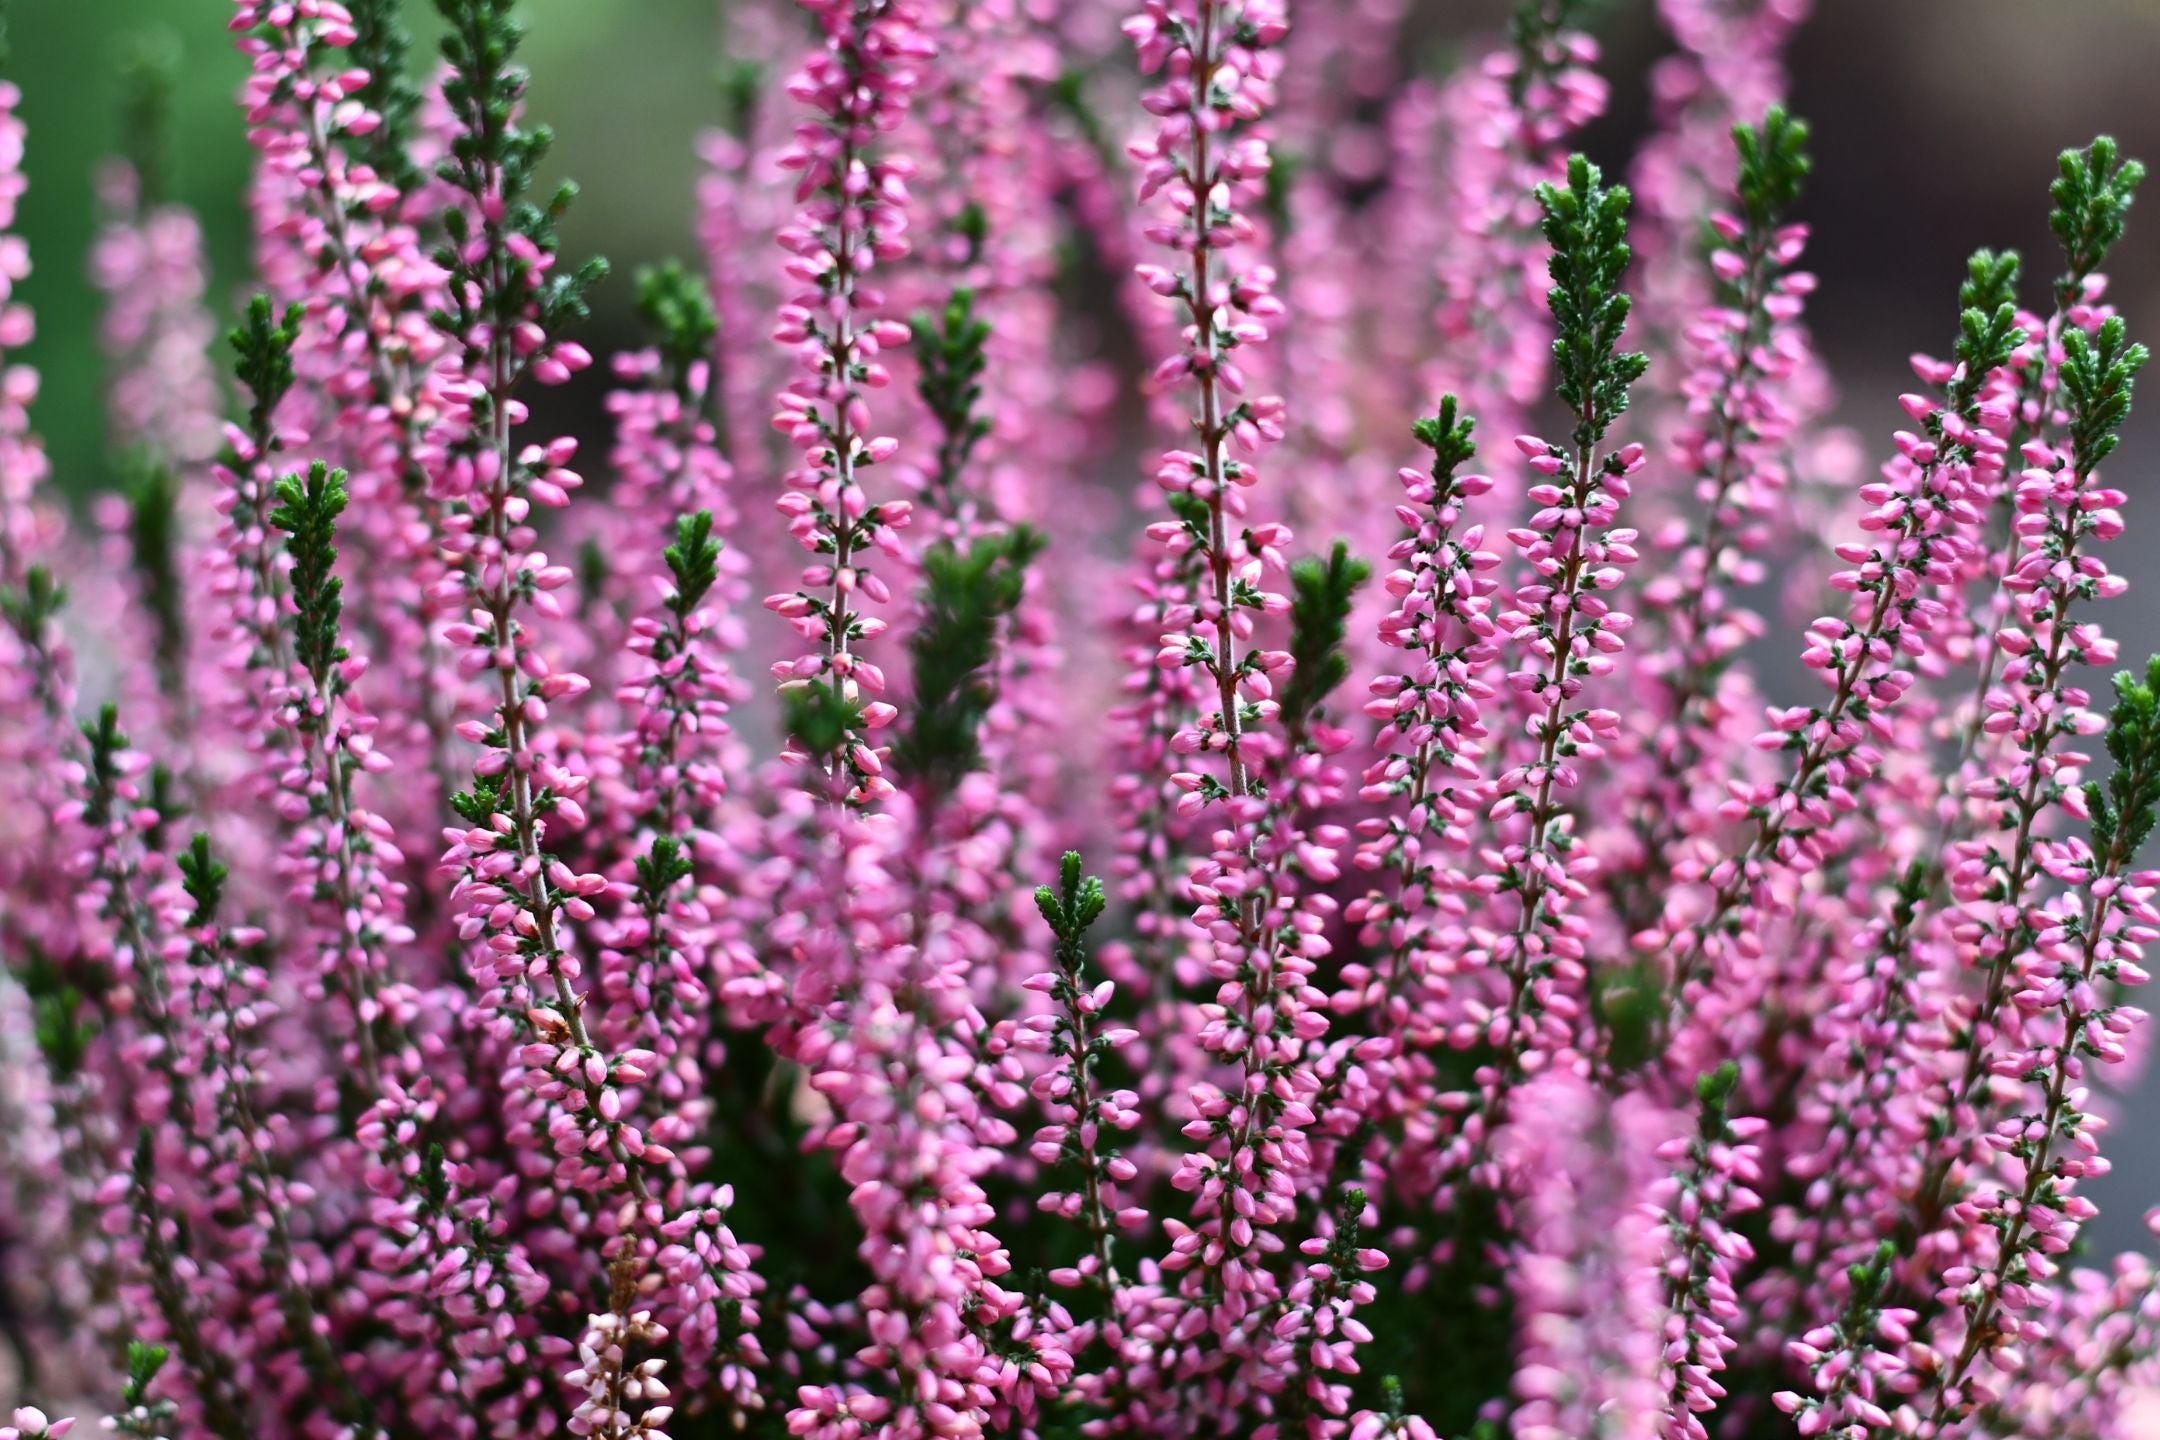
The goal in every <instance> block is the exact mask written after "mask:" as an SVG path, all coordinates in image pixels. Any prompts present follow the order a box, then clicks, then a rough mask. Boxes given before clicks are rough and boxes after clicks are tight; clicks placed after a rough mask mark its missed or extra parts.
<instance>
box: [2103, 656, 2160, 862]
mask: <svg viewBox="0 0 2160 1440" xmlns="http://www.w3.org/2000/svg"><path fill="white" fill-rule="evenodd" d="M2107 752H2108V757H2109V758H2110V759H2112V760H2113V761H2114V762H2115V771H2114V773H2113V774H2111V775H2109V776H2108V778H2107V781H2106V783H2105V784H2102V783H2101V782H2100V781H2097V780H2088V781H2086V782H2085V809H2086V813H2087V814H2088V815H2089V816H2090V817H2091V820H2090V825H2091V829H2092V848H2093V853H2094V854H2095V855H2098V856H2100V857H2102V859H2103V862H2104V861H2105V859H2106V857H2109V856H2113V857H2116V858H2117V860H2118V862H2119V863H2120V864H2128V863H2129V861H2130V859H2131V857H2133V856H2135V855H2136V854H2137V852H2138V849H2139V847H2140V846H2142V845H2143V844H2144V843H2145V838H2146V836H2148V835H2150V834H2151V833H2152V828H2153V821H2154V819H2155V817H2156V815H2160V655H2155V656H2153V657H2152V658H2151V659H2150V660H2147V661H2146V662H2145V675H2144V678H2143V679H2140V678H2139V677H2138V675H2137V672H2135V671H2132V670H2125V671H2123V672H2122V673H2121V674H2119V675H2117V676H2116V677H2115V704H2114V705H2113V706H2112V707H2111V708H2110V709H2109V711H2108V723H2107Z"/></svg>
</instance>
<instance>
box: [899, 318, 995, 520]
mask: <svg viewBox="0 0 2160 1440" xmlns="http://www.w3.org/2000/svg"><path fill="white" fill-rule="evenodd" d="M912 329H913V335H914V342H913V343H914V347H915V360H916V363H917V364H918V365H919V366H920V367H921V374H920V378H919V379H918V380H917V381H916V382H915V389H916V393H917V394H919V395H921V396H922V401H923V404H924V405H925V406H926V407H928V409H929V411H930V414H931V417H932V418H933V419H935V420H936V421H937V426H938V448H937V465H936V467H935V469H934V470H933V472H932V474H931V476H930V486H929V497H928V498H929V501H930V504H931V506H932V507H933V508H934V509H936V510H937V512H938V513H939V514H941V515H943V516H945V517H946V518H948V519H950V518H953V517H954V516H956V515H957V514H958V511H959V505H960V479H961V476H962V475H964V474H965V473H966V471H967V464H968V461H969V459H970V458H971V457H972V456H973V455H974V453H975V447H976V446H977V445H978V444H980V443H981V441H982V439H983V437H984V436H986V435H988V434H989V433H990V422H989V420H988V419H986V418H985V417H983V416H982V415H979V414H977V413H976V411H977V407H978V406H979V405H980V404H981V403H982V393H983V387H982V377H983V370H984V368H985V367H986V365H987V364H988V360H987V357H986V355H985V347H986V346H987V345H988V343H989V340H990V322H989V321H987V320H984V319H982V318H981V317H979V316H978V315H976V313H975V292H974V291H973V290H970V289H968V288H966V287H965V286H963V287H961V288H960V289H957V290H955V291H953V293H952V298H951V299H949V300H947V301H946V302H945V309H944V311H943V312H942V313H941V314H939V315H936V316H932V315H930V314H928V313H927V312H918V313H917V314H916V315H915V317H914V320H913V322H912Z"/></svg>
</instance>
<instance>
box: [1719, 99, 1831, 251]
mask: <svg viewBox="0 0 2160 1440" xmlns="http://www.w3.org/2000/svg"><path fill="white" fill-rule="evenodd" d="M1732 134H1733V145H1734V148H1736V149H1737V150H1738V151H1739V152H1740V179H1739V193H1740V210H1741V214H1742V216H1743V217H1744V218H1745V219H1746V220H1747V223H1748V228H1749V229H1751V230H1756V231H1766V230H1769V229H1771V228H1773V227H1775V226H1776V225H1777V224H1778V222H1779V221H1780V220H1781V219H1783V217H1784V215H1785V213H1786V212H1787V211H1788V210H1790V209H1792V207H1793V204H1794V202H1796V201H1797V200H1799V198H1800V189H1801V186H1802V185H1803V184H1804V183H1805V182H1806V180H1807V177H1808V172H1809V171H1810V170H1812V169H1813V168H1814V164H1815V162H1814V161H1813V160H1811V159H1810V158H1809V157H1808V153H1807V142H1808V123H1807V121H1805V120H1801V119H1798V118H1796V117H1795V116H1793V115H1791V114H1790V113H1788V112H1787V111H1786V109H1785V107H1784V106H1782V105H1772V106H1771V107H1770V108H1769V109H1768V110H1767V111H1765V112H1764V113H1763V118H1762V123H1761V124H1759V125H1749V124H1747V123H1745V122H1742V123H1741V124H1738V125H1735V126H1733V132H1732Z"/></svg>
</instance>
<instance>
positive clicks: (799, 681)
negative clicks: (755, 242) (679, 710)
mask: <svg viewBox="0 0 2160 1440" xmlns="http://www.w3.org/2000/svg"><path fill="white" fill-rule="evenodd" d="M801 3H802V5H803V8H804V9H806V10H809V11H810V12H811V13H812V14H813V15H814V16H815V17H816V19H817V22H818V26H819V34H820V36H821V42H820V44H819V46H818V48H817V49H816V50H815V51H813V52H812V53H811V55H810V57H809V58H808V59H807V60H806V61H805V62H804V64H803V68H802V70H801V72H800V73H799V74H798V75H797V76H796V77H795V79H794V80H792V81H790V82H789V85H788V93H789V95H790V96H791V97H792V98H793V99H794V100H796V101H797V102H798V103H800V104H802V105H805V106H807V107H809V108H810V110H811V111H812V113H813V115H814V116H815V118H814V120H813V121H812V122H811V123H809V124H807V125H805V126H803V127H802V128H801V129H800V130H798V131H797V132H796V144H795V146H794V147H793V148H792V149H790V150H789V152H788V153H787V155H786V156H785V157H784V158H783V159H782V161H781V165H782V168H783V169H785V170H788V171H791V172H794V173H795V175H796V177H797V178H796V185H795V198H796V201H797V203H798V205H799V206H800V209H799V210H798V212H797V214H796V217H795V220H794V222H793V223H792V224H790V225H789V226H788V227H787V228H786V229H784V230H783V231H782V232H781V235H780V241H781V245H782V246H783V247H784V248H785V249H786V250H787V252H788V254H789V255H790V256H791V257H792V258H791V259H790V260H789V261H788V264H787V267H786V268H787V274H788V277H789V279H790V280H792V281H793V282H795V284H796V285H797V286H799V287H800V288H798V289H797V290H796V291H795V292H794V293H793V294H792V295H790V296H789V298H788V299H787V301H786V302H785V303H784V304H783V305H782V306H781V307H780V321H779V324H778V325H777V326H776V327H775V329H774V330H773V338H774V339H775V340H777V341H778V342H779V343H780V344H782V345H783V346H786V347H788V348H790V349H792V350H794V351H795V353H796V357H797V361H798V369H799V371H800V372H801V373H800V374H799V375H798V376H797V377H796V379H795V380H793V381H791V382H790V383H789V387H788V388H787V389H786V390H784V391H782V392H781V395H780V398H779V404H778V408H777V409H776V410H775V411H774V412H773V420H772V423H773V428H774V429H775V430H777V431H778V432H780V433H781V434H782V435H784V436H786V437H787V439H788V443H789V444H790V445H791V446H793V447H794V450H795V452H796V455H797V457H798V464H797V467H796V469H795V470H794V471H792V472H791V473H790V475H789V483H790V485H791V486H792V487H793V488H791V489H790V490H789V491H788V493H787V494H785V495H783V496H782V497H781V499H780V511H781V513H782V514H783V515H786V516H787V517H788V520H789V523H788V533H790V534H791V535H793V536H794V537H795V539H796V541H797V542H798V543H799V544H801V545H802V547H803V548H804V549H805V550H808V551H810V552H811V553H812V554H813V555H816V556H819V557H820V558H819V559H818V560H817V561H816V563H813V564H811V565H808V566H806V567H804V569H803V572H802V578H801V588H800V589H799V590H797V591H795V592H794V593H793V594H788V595H774V596H770V597H768V598H767V599H766V601H765V607H766V608H767V609H768V610H772V611H774V612H775V613H777V614H779V615H781V616H783V617H784V618H786V619H787V620H788V621H789V623H790V625H791V626H792V627H793V628H794V629H795V630H796V632H797V633H798V634H799V635H800V636H801V637H802V638H803V639H804V640H806V641H808V642H810V643H812V644H813V645H814V646H815V647H816V648H815V649H814V650H812V651H811V652H809V653H807V654H805V655H803V656H802V657H801V658H800V659H799V660H795V661H781V662H778V663H776V664H775V665H774V667H773V675H774V677H775V678H776V679H778V680H780V681H781V688H782V690H783V692H787V691H790V690H795V689H799V688H800V687H802V686H803V685H804V684H805V683H806V682H812V681H815V682H817V683H818V684H820V685H822V686H824V687H826V693H827V694H829V695H830V697H831V703H832V704H833V706H834V707H835V709H836V711H837V716H838V719H839V722H840V725H839V731H838V737H839V738H838V743H836V744H835V745H834V746H833V747H832V749H831V751H830V753H829V754H827V755H825V756H821V757H815V758H817V759H818V760H819V761H820V763H821V764H823V765H825V766H826V768H827V770H828V772H829V774H830V775H831V777H832V783H833V784H834V786H835V788H836V790H837V791H838V792H839V793H840V794H841V795H842V796H843V797H844V798H845V800H846V801H847V803H849V804H850V805H857V806H861V805H868V804H871V803H872V802H874V801H876V800H878V799H879V798H880V797H882V796H884V795H886V794H889V793H890V792H891V790H892V782H891V781H890V780H888V779H886V778H885V775H884V764H883V752H882V751H881V750H878V749H876V748H874V747H873V746H872V745H871V743H870V740H869V736H870V735H871V733H872V732H874V731H876V730H878V729H881V728H883V726H884V725H886V724H887V723H889V721H890V719H891V713H892V712H891V707H890V706H889V705H885V704H883V703H882V702H881V701H880V700H879V699H878V697H879V696H881V695H882V694H883V693H884V690H885V674H884V671H883V670H882V669H881V668H880V667H879V666H877V665H875V664H873V663H870V662H868V661H866V660H864V659H862V658H861V657H860V656H858V655H857V653H856V651H855V645H856V642H857V641H858V640H861V639H867V638H869V637H871V636H874V635H876V634H877V633H879V632H880V631H882V630H883V629H884V628H885V623H884V622H883V621H881V620H878V619H877V618H875V617H874V616H872V615H870V614H868V613H867V612H866V611H865V610H864V609H862V608H861V607H863V606H864V605H865V604H877V603H880V602H882V601H883V600H884V599H885V598H886V596H887V595H888V594H889V591H888V590H887V588H886V585H885V582H884V581H883V580H882V579H881V578H879V577H878V576H877V575H876V574H875V573H874V572H873V571H871V570H870V569H869V568H868V567H869V565H870V564H871V563H872V562H873V561H874V560H875V558H876V557H875V555H874V554H873V553H872V552H874V551H880V550H882V551H885V552H887V553H888V554H897V553H898V551H899V545H900V540H899V536H898V533H897V532H898V530H899V528H900V527H901V526H904V525H905V524H907V521H908V516H909V506H908V504H907V502H905V501H901V500H892V501H886V502H883V503H879V504H873V503H872V502H871V501H870V499H869V496H868V493H867V491H866V489H865V487H864V485H863V481H862V472H863V471H865V470H867V469H869V468H870V467H871V466H873V465H875V464H878V463H879V462H881V461H885V460H890V459H891V458H892V456H893V454H894V453H895V451H896V450H897V449H898V447H899V442H898V441H897V440H895V439H893V438H892V437H890V436H884V435H876V434H873V433H871V431H870V429H869V422H870V408H869V396H868V393H867V392H869V391H871V390H876V389H880V388H883V387H884V385H885V384H886V383H887V381H888V380H889V378H890V376H889V373H888V371H887V370H886V368H885V366H884V365H883V363H881V362H880V360H879V359H878V356H879V353H880V352H881V351H882V350H884V349H886V348H888V347H891V346H895V345H899V344H904V343H905V342H906V340H907V338H908V333H907V326H906V325H904V324H902V323H901V322H899V321H897V320H893V319H889V318H882V317H881V316H880V313H879V312H880V310H881V309H882V302H883V295H882V292H881V291H880V289H879V288H878V284H877V282H876V278H875V277H876V272H877V269H878V267H879V266H880V265H890V264H892V263H894V262H896V261H898V260H899V259H900V258H901V257H902V256H904V255H906V254H907V253H908V243H909V242H908V234H907V202H908V190H907V181H908V177H909V176H910V175H912V174H913V173H914V167H913V165H912V164H911V163H910V162H909V161H908V159H907V158H906V157H905V156H900V155H893V154H887V153H881V151H880V148H879V147H878V146H877V144H876V140H877V137H878V136H879V135H880V134H881V133H882V132H885V131H888V130H891V129H892V128H893V127H894V126H895V125H897V124H898V123H899V121H900V119H901V117H903V116H904V115H905V114H906V111H907V106H908V103H909V98H910V96H911V94H912V92H913V90H914V89H915V86H916V84H917V81H918V76H919V69H920V67H921V64H922V62H923V60H924V59H925V58H926V57H927V56H929V55H931V54H933V53H934V47H933V46H932V44H931V42H930V39H929V37H928V35H927V33H926V32H924V31H923V30H922V29H921V28H920V16H919V14H918V10H917V6H916V5H915V4H914V3H913V0H874V3H869V4H858V3H855V0H801ZM843 774H844V777H845V778H844V779H843V778H842V776H843Z"/></svg>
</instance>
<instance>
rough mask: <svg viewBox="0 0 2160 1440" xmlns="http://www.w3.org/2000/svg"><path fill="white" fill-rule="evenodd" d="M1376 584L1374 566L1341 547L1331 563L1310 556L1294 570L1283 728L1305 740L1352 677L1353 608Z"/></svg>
mask: <svg viewBox="0 0 2160 1440" xmlns="http://www.w3.org/2000/svg"><path fill="white" fill-rule="evenodd" d="M1371 578H1372V566H1371V565H1369V564H1367V563H1366V562H1365V561H1363V560H1359V559H1355V558H1353V557H1352V556H1351V554H1350V547H1349V545H1347V544H1346V543H1344V542H1343V541H1341V540H1337V541H1336V542H1335V545H1334V548H1332V549H1331V550H1329V551H1328V553H1327V556H1326V558H1324V559H1323V558H1322V557H1320V556H1317V555H1308V556H1306V557H1304V558H1303V559H1301V560H1298V561H1297V562H1295V563H1294V564H1292V565H1291V567H1290V659H1291V666H1290V679H1289V681H1288V683H1287V684H1285V685H1284V686H1283V689H1282V696H1281V703H1282V718H1283V724H1284V726H1285V727H1286V728H1287V730H1288V732H1289V733H1290V734H1291V735H1292V736H1302V735H1303V734H1305V732H1306V730H1307V728H1308V727H1309V726H1310V725H1311V723H1312V722H1313V720H1314V719H1315V718H1317V717H1318V716H1319V714H1320V709H1321V706H1322V705H1323V704H1325V703H1326V701H1327V698H1328V696H1329V695H1331V694H1333V693H1334V692H1335V689H1336V687H1337V686H1339V685H1341V684H1342V682H1343V681H1345V680H1347V679H1348V678H1349V677H1350V657H1349V656H1348V655H1347V654H1345V653H1344V651H1343V641H1344V639H1345V638H1346V637H1347V635H1348V633H1349V621H1350V608H1351V606H1352V605H1354V604H1355V603H1356V601H1357V592H1358V589H1359V587H1360V586H1362V585H1363V584H1364V583H1365V582H1366V581H1367V580H1369V579H1371Z"/></svg>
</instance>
